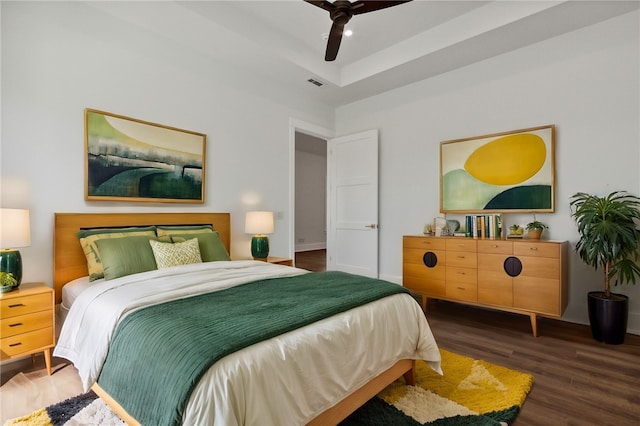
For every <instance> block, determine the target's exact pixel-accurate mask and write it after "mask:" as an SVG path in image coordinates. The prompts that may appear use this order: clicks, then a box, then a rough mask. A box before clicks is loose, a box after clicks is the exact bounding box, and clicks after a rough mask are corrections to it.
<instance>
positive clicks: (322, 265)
mask: <svg viewBox="0 0 640 426" xmlns="http://www.w3.org/2000/svg"><path fill="white" fill-rule="evenodd" d="M295 266H296V267H297V268H302V269H306V270H308V271H313V272H322V271H324V270H325V269H327V251H326V250H324V249H323V250H309V251H299V252H296V258H295Z"/></svg>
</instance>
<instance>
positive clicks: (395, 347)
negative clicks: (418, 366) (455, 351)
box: [54, 213, 440, 425]
mask: <svg viewBox="0 0 640 426" xmlns="http://www.w3.org/2000/svg"><path fill="white" fill-rule="evenodd" d="M201 225H211V227H212V228H213V229H214V230H215V232H216V233H217V235H218V236H219V241H220V242H221V244H222V245H223V246H224V248H225V249H226V252H227V253H228V252H230V250H229V247H230V229H231V227H230V215H229V214H228V213H133V214H130V213H108V214H102V213H99V214H93V213H77V214H76V213H57V214H56V215H55V229H54V289H55V294H56V303H61V302H63V293H65V292H64V291H63V288H64V286H65V284H67V283H72V282H75V281H78V280H80V281H83V280H85V281H86V277H87V276H89V270H88V267H87V257H86V256H85V253H84V251H83V249H82V247H81V245H80V244H79V242H78V236H77V235H78V232H79V231H80V230H83V229H95V228H116V229H117V228H124V227H147V226H167V227H171V226H201ZM173 242H175V241H173ZM185 244H186V242H185ZM101 247H103V246H102V245H101ZM104 247H106V244H105V245H104ZM191 276H193V280H194V282H197V283H202V284H198V286H200V285H202V286H203V287H202V288H200V287H198V288H199V290H197V298H198V299H204V298H208V299H207V300H208V301H207V302H206V303H211V300H217V299H218V298H222V296H223V295H227V294H229V293H232V292H238V293H237V294H238V295H240V294H244V293H239V292H241V291H255V292H256V293H254V294H250V293H248V294H250V295H249V296H247V295H244V296H238V297H239V298H238V299H234V300H251V301H254V303H253V305H248V306H252V308H251V309H256V310H259V308H260V306H262V305H265V304H268V303H272V304H273V303H277V301H276V302H273V301H271V302H263V301H261V300H258V299H259V297H258V296H255V295H256V294H264V290H265V289H269V288H270V289H272V290H273V291H274V292H277V291H282V292H286V291H289V290H287V288H292V289H293V288H296V287H295V286H296V285H297V286H298V287H297V288H298V289H299V288H300V286H301V285H302V284H299V283H298V281H299V282H300V283H302V282H303V281H302V280H308V281H313V280H315V281H319V280H321V279H324V278H325V277H329V276H330V275H317V274H316V273H308V271H303V270H300V269H297V268H291V267H288V266H282V265H271V264H267V263H265V262H258V261H253V260H243V261H232V260H228V261H227V260H221V261H216V262H204V263H203V264H188V265H179V266H173V267H170V268H166V269H158V270H149V271H143V272H140V273H135V274H129V275H125V276H118V277H116V278H114V279H110V280H106V281H105V280H100V279H98V280H96V281H94V282H93V283H92V284H90V285H88V288H89V289H90V290H89V291H86V290H85V291H83V292H76V293H77V294H75V296H74V297H72V298H71V300H72V301H73V299H75V301H73V303H72V306H66V307H67V308H70V310H69V315H68V317H67V318H66V320H65V322H64V324H63V330H62V333H61V338H60V341H59V342H58V345H57V346H56V349H55V351H54V355H56V356H62V357H64V358H67V359H69V360H70V361H72V362H73V363H74V364H76V367H78V366H80V368H79V371H80V370H82V371H80V374H81V377H82V380H83V385H84V386H85V388H88V387H91V388H92V389H93V390H94V391H95V392H96V393H97V394H98V395H100V396H101V397H102V398H103V399H104V400H105V401H106V402H107V404H109V405H110V406H111V408H112V409H114V411H116V413H118V414H119V415H120V416H121V417H122V418H123V419H124V420H125V421H126V422H127V423H129V424H139V423H140V422H139V421H138V418H139V417H140V416H134V415H132V414H131V413H130V411H132V410H133V412H135V413H139V412H140V411H136V408H134V409H131V408H128V407H127V404H130V402H129V401H128V400H127V398H124V399H123V398H122V397H118V396H114V394H117V393H118V392H110V391H107V390H106V388H108V386H103V380H104V383H105V384H109V382H108V381H106V380H107V379H108V378H109V375H110V371H113V370H114V369H115V370H119V369H120V368H121V367H122V365H120V366H118V367H113V368H111V367H109V366H110V364H111V363H116V362H124V361H123V360H124V359H127V360H129V358H125V357H124V356H115V355H113V354H112V352H111V351H112V350H115V349H114V346H118V343H119V342H120V340H119V337H120V336H121V335H124V334H125V333H124V331H122V330H123V329H124V328H125V324H127V325H129V324H135V323H136V320H135V318H136V315H139V314H142V313H148V312H152V311H153V310H154V309H156V310H158V312H159V314H156V315H159V317H158V318H161V317H162V315H163V314H162V312H163V311H162V309H169V308H168V306H171V308H170V309H174V305H172V304H180V303H183V304H184V303H186V301H188V302H189V303H191V301H192V300H196V295H195V293H193V292H194V291H196V290H193V287H192V284H191V283H185V284H184V288H185V290H179V289H177V287H180V288H182V285H183V284H182V281H180V285H179V286H176V284H175V283H176V282H178V281H177V280H178V277H179V279H180V280H182V279H183V278H184V279H186V280H187V281H189V280H191V278H189V277H191ZM203 276H206V277H207V279H206V280H203V279H202V277H203ZM209 277H210V278H209ZM341 278H343V277H341ZM346 278H348V279H351V280H353V281H354V283H355V282H356V281H358V282H359V281H360V278H362V277H357V276H353V277H346ZM363 279H364V278H363ZM367 280H368V279H367ZM204 281H206V283H204ZM149 283H151V284H152V285H150V284H149ZM325 284H326V283H325ZM370 284H371V285H372V288H374V287H375V286H373V284H374V283H373V282H371V283H370ZM209 285H212V286H213V288H209V287H208V286H209ZM267 285H271V286H272V287H265V286H267ZM326 285H327V287H326V288H330V286H329V284H326ZM358 285H360V284H358ZM366 285H369V282H367V283H366ZM377 285H378V284H377V283H376V286H377ZM84 286H85V287H87V285H86V283H85V284H84ZM305 286H306V285H305ZM70 287H72V286H70ZM395 287H398V286H395ZM102 288H104V289H107V288H108V290H102ZM163 288H166V289H168V293H172V292H173V293H175V294H176V295H172V296H171V297H169V296H167V297H169V299H170V300H164V297H165V296H164V293H163V292H161V291H160V290H161V289H163ZM350 288H354V289H355V288H360V287H356V286H355V284H354V287H350ZM376 288H377V287H376ZM380 288H381V289H382V288H385V289H386V287H384V283H380ZM186 289H188V290H186ZM260 291H263V293H260ZM336 291H337V290H336ZM385 291H386V290H385ZM393 291H394V292H395V291H396V290H393ZM118 292H120V293H127V294H128V295H130V294H134V295H136V296H135V297H136V298H137V299H136V300H135V301H127V302H126V304H125V305H126V306H124V305H123V306H124V307H120V306H119V305H118V307H117V308H113V313H112V311H111V309H112V307H111V305H110V304H109V303H103V302H102V301H99V300H98V299H97V298H96V299H95V300H94V299H93V297H94V295H90V293H95V294H108V295H112V294H116V293H118ZM352 292H353V293H357V291H355V290H354V291H352ZM173 293H172V294H173ZM160 294H163V296H162V299H161V297H160ZM270 294H271V290H269V292H268V294H266V295H265V300H267V298H268V297H267V296H269V295H270ZM292 294H293V291H290V293H289V294H287V295H284V293H283V296H277V293H274V295H272V297H280V298H281V300H285V299H287V298H289V297H294V296H292ZM299 295H300V297H301V299H300V300H308V299H303V298H302V297H303V294H302V293H301V292H300V293H299ZM100 297H102V296H100ZM234 297H235V296H234ZM295 297H298V294H296V295H295ZM339 299H345V300H348V299H349V297H347V295H344V296H343V297H340V298H339ZM139 300H144V301H145V303H146V305H144V307H145V308H146V309H139V308H140V307H142V306H143V305H141V304H140V303H139ZM256 300H258V301H257V302H255V301H256ZM118 303H120V302H118ZM243 303H244V302H243ZM63 304H65V302H63ZM66 304H67V305H68V304H71V302H69V301H67V302H66ZM299 305H304V306H306V302H305V303H299ZM96 306H97V307H99V309H95V307H96ZM132 306H133V307H132ZM216 306H217V305H216ZM283 306H284V305H283ZM292 306H293V305H289V307H288V308H287V309H290V308H291V307H292ZM243 308H244V305H243ZM300 309H304V308H302V307H301V308H300ZM193 310H194V311H195V310H196V309H193ZM165 312H166V311H165ZM224 312H227V311H226V310H225V311H224ZM301 312H303V311H301ZM91 315H94V316H95V318H94V319H93V320H89V319H90V318H91ZM306 315H307V313H306V312H303V313H302V314H300V315H298V316H299V317H302V316H306ZM111 316H113V318H114V319H113V320H112V321H113V323H114V326H113V329H110V326H104V328H105V330H104V331H102V330H101V329H102V327H103V325H104V324H103V323H109V321H110V320H105V318H107V319H108V318H110V317H111ZM78 318H82V321H79V320H78ZM81 322H82V324H83V325H80V323H81ZM88 324H94V325H91V326H88ZM118 325H119V327H120V328H119V329H118ZM92 327H96V329H93V328H92ZM193 328H194V329H195V328H197V327H193ZM116 329H117V330H116ZM70 330H72V331H70ZM116 331H119V332H120V334H119V335H118V333H117V332H116ZM194 332H196V333H197V332H198V330H195V331H194ZM256 333H262V332H261V331H260V332H258V331H256ZM247 334H250V333H247ZM70 335H73V336H74V338H73V339H70V338H69V336H70ZM82 335H83V336H89V337H87V338H80V337H78V336H82ZM101 335H104V336H105V337H104V339H103V338H100V340H99V342H98V343H97V344H98V345H99V346H98V347H99V348H100V350H98V351H97V352H96V354H97V355H95V356H89V357H88V358H90V359H89V360H88V361H86V360H84V361H83V360H81V359H79V358H78V357H77V355H78V353H79V352H82V351H85V352H87V353H89V352H91V351H93V350H94V347H93V346H90V347H89V348H87V347H83V345H93V344H95V342H93V340H97V339H98V337H95V336H101ZM114 335H115V336H114ZM74 339H75V340H74ZM198 339H199V338H198ZM71 340H74V341H73V344H74V345H76V346H73V347H72V345H71V344H70V343H69V342H70V341H71ZM85 340H88V341H91V342H89V343H87V342H86V341H85ZM193 341H195V339H194V340H193ZM198 341H199V340H198ZM166 343H167V344H168V345H170V344H171V342H166ZM110 345H112V346H111V347H110ZM130 345H131V343H126V344H125V346H127V347H128V348H129V349H131V346H130ZM160 346H163V347H164V346H165V344H164V343H163V344H162V345H158V346H157V347H158V348H159V347H160ZM155 348H156V347H153V348H152V347H150V346H149V345H147V346H144V347H141V348H138V349H136V350H132V352H133V353H134V355H130V354H128V355H127V357H131V356H136V355H135V353H138V351H139V352H140V353H141V354H142V353H143V349H144V350H151V349H153V350H155ZM190 351H191V352H192V351H193V349H191V350H190ZM206 352H209V350H207V351H206ZM142 356H143V355H140V357H141V358H142ZM185 356H186V355H185ZM180 357H182V355H180ZM145 359H148V358H145ZM180 359H182V358H180ZM185 359H186V358H185ZM415 359H423V360H425V361H427V362H428V363H429V365H430V366H431V367H432V368H433V369H434V370H436V371H438V372H440V355H439V351H438V348H437V345H436V343H435V340H434V339H433V335H432V334H431V330H430V329H429V326H428V324H427V321H426V319H425V318H424V315H423V313H422V311H421V309H420V306H419V305H418V303H417V302H416V301H415V300H414V299H413V298H412V297H411V296H410V295H408V294H406V293H402V292H401V293H398V294H390V295H387V296H384V297H380V298H379V299H377V300H371V301H369V302H366V303H364V304H362V305H361V306H358V307H353V308H348V309H347V308H344V310H343V311H341V312H339V313H336V314H331V315H330V316H328V317H326V318H322V319H317V320H313V322H312V323H309V324H304V325H302V326H300V327H297V326H296V328H295V329H293V330H288V329H286V331H285V332H283V333H281V334H277V335H275V336H272V337H269V338H267V339H265V340H263V341H260V342H255V343H252V344H249V345H247V346H246V347H242V348H240V349H238V350H236V351H234V352H232V353H229V354H227V355H224V356H223V357H222V358H221V359H219V360H217V361H216V362H215V363H214V364H213V365H211V366H210V368H208V369H207V370H206V372H204V373H203V374H202V375H201V376H197V377H198V381H197V383H196V384H195V385H194V386H193V389H192V390H191V391H190V393H189V395H190V396H189V398H188V400H187V402H186V406H185V408H184V410H183V411H180V414H179V415H180V422H183V423H185V424H194V423H198V424H202V423H207V424H224V425H231V424H282V423H283V422H285V423H287V424H315V425H327V424H337V423H339V422H340V421H342V420H343V419H344V418H346V417H347V416H348V415H349V414H350V413H352V412H353V411H355V410H356V409H357V408H358V407H360V406H361V405H362V404H364V403H365V402H366V401H367V400H369V399H370V398H372V397H373V396H375V395H376V394H377V393H378V392H379V391H380V390H382V389H383V388H384V387H385V386H387V385H388V384H390V383H391V382H393V381H394V380H396V379H397V378H399V377H402V376H404V378H405V380H407V381H408V382H410V383H411V382H412V381H413V374H414V372H413V368H414V364H415ZM126 362H127V363H128V362H129V361H126ZM140 362H142V361H141V360H139V359H135V358H134V359H132V360H131V362H130V364H131V365H134V364H135V363H140ZM190 362H191V361H190ZM190 362H189V363H184V364H187V365H191V364H190ZM85 364H89V365H90V367H85V366H84V365H85ZM143 364H144V363H143ZM136 365H138V364H136ZM145 365H146V364H145ZM110 368H111V370H110ZM149 369H150V370H151V369H152V368H151V367H149ZM132 370H133V373H130V374H131V375H132V376H131V379H132V380H129V382H127V387H129V384H131V386H132V387H135V386H136V384H137V383H140V386H144V385H142V383H146V382H145V380H147V379H149V380H153V376H158V374H148V372H147V371H145V370H146V369H145V368H132ZM172 370H173V369H172ZM175 370H179V369H178V368H176V369H175ZM153 371H157V370H153ZM172 373H173V371H172ZM176 374H178V373H176ZM180 374H182V373H180ZM134 375H135V377H133V376H134ZM105 376H106V378H105ZM111 386H113V385H112V384H111ZM138 393H140V394H142V393H143V392H138ZM147 393H149V392H147ZM119 398H120V400H119ZM138 410H140V409H139V408H138ZM141 422H142V423H144V422H145V421H144V420H142V421H141ZM147 422H148V421H147Z"/></svg>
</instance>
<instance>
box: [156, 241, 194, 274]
mask: <svg viewBox="0 0 640 426" xmlns="http://www.w3.org/2000/svg"><path fill="white" fill-rule="evenodd" d="M149 244H151V249H152V250H153V257H155V259H156V265H157V266H158V269H163V268H170V267H172V266H178V265H188V264H190V263H202V258H201V257H200V247H199V244H198V239H197V238H192V239H190V240H187V241H185V242H183V243H161V242H159V241H154V240H149Z"/></svg>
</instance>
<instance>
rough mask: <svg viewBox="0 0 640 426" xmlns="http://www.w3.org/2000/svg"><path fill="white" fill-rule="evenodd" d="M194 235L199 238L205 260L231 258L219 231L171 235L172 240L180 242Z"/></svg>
mask: <svg viewBox="0 0 640 426" xmlns="http://www.w3.org/2000/svg"><path fill="white" fill-rule="evenodd" d="M194 237H195V238H197V239H198V244H199V246H200V256H202V261H203V262H215V261H218V260H231V258H230V257H229V253H227V250H226V249H225V248H224V244H222V240H221V239H220V234H218V231H213V232H205V233H198V234H174V235H172V236H171V241H173V242H174V243H179V242H182V241H186V240H188V239H191V238H194Z"/></svg>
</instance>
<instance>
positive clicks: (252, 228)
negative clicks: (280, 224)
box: [244, 212, 273, 235]
mask: <svg viewBox="0 0 640 426" xmlns="http://www.w3.org/2000/svg"><path fill="white" fill-rule="evenodd" d="M244 232H245V233H247V234H253V235H261V234H273V212H247V216H246V218H245V222H244Z"/></svg>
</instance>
